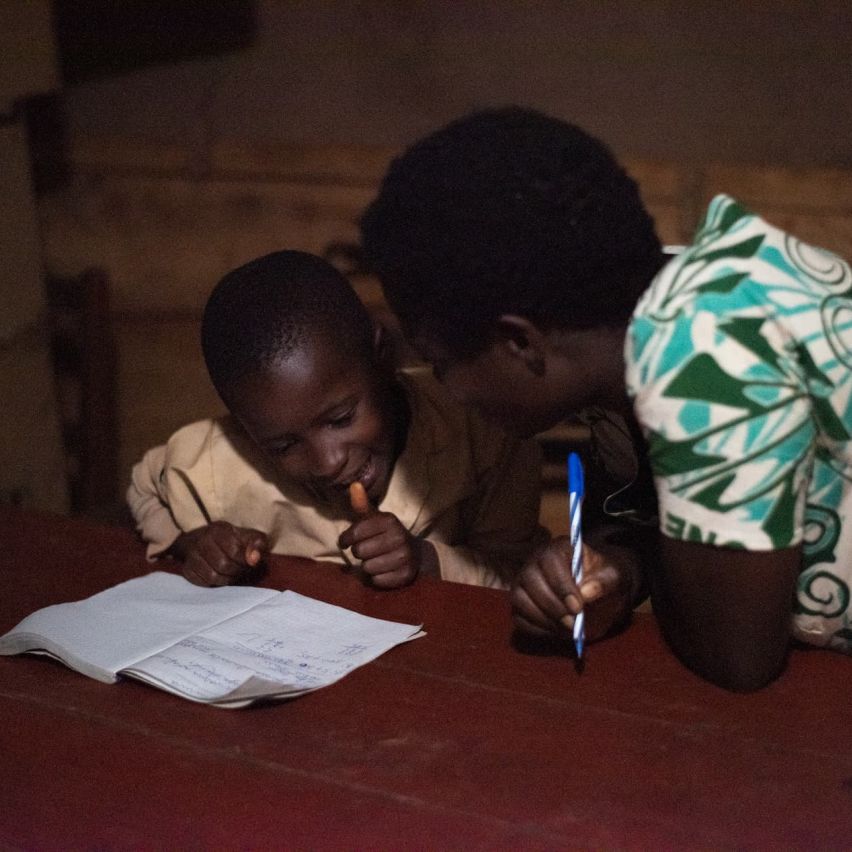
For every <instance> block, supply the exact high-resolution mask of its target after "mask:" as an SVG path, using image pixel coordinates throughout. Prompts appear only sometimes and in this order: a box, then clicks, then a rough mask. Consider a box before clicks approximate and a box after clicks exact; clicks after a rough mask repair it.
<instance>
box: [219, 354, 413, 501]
mask: <svg viewBox="0 0 852 852" xmlns="http://www.w3.org/2000/svg"><path fill="white" fill-rule="evenodd" d="M392 386H393V383H392V379H391V374H390V373H389V372H386V371H384V370H383V369H382V368H381V367H380V366H379V365H378V364H377V363H375V362H372V361H368V360H367V359H357V358H350V357H346V356H344V355H343V354H342V353H341V352H340V351H339V348H337V347H335V346H334V345H333V344H329V343H328V342H326V341H325V340H324V339H322V338H313V339H310V340H308V341H306V342H305V343H304V344H303V345H301V346H299V347H298V348H297V349H296V350H294V351H293V352H292V353H291V355H290V356H289V357H288V358H286V359H284V360H282V361H281V362H280V363H277V364H275V365H273V366H270V367H268V368H266V369H264V370H263V371H262V372H260V373H258V374H254V375H250V376H247V377H246V378H244V379H242V380H240V381H239V382H238V383H237V384H236V386H235V387H234V388H233V389H232V391H231V394H230V397H231V411H232V413H233V414H234V416H235V417H236V418H237V419H238V420H239V421H240V422H241V423H242V425H243V427H244V428H245V429H246V431H247V432H248V433H249V435H251V437H252V438H253V439H254V440H255V442H256V443H257V444H258V445H259V446H260V447H261V449H263V450H264V451H265V452H266V453H267V455H268V456H269V457H270V458H271V459H272V461H273V462H274V464H275V465H276V467H277V468H278V469H279V470H280V471H281V473H282V474H284V475H285V476H286V477H288V478H290V479H293V480H296V481H298V482H300V483H301V484H302V485H304V486H305V487H307V488H308V489H309V490H310V491H311V492H313V493H314V494H315V495H316V496H317V497H318V498H319V499H320V500H322V501H325V502H330V503H341V502H344V501H345V500H346V498H347V489H348V486H349V484H350V483H351V482H353V481H355V480H356V479H357V480H360V481H361V482H362V483H363V485H364V487H365V489H366V490H367V494H369V496H370V498H371V499H372V500H373V502H378V501H379V500H380V499H381V498H382V497H383V496H384V493H385V491H386V490H387V486H388V482H389V480H390V475H391V472H392V470H393V466H394V462H395V461H396V455H397V453H398V450H397V438H396V436H397V434H398V433H399V431H400V423H399V418H400V417H402V416H403V415H402V412H400V411H399V410H398V409H399V407H400V406H399V405H398V404H395V402H394V399H395V398H394V395H393V393H392Z"/></svg>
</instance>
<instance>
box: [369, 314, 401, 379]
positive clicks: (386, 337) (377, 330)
mask: <svg viewBox="0 0 852 852" xmlns="http://www.w3.org/2000/svg"><path fill="white" fill-rule="evenodd" d="M373 356H374V357H375V359H376V363H377V364H379V365H380V366H381V367H383V368H385V369H386V370H395V369H396V368H397V366H398V365H397V354H396V347H395V346H394V342H393V340H392V339H391V335H390V332H389V331H388V330H387V329H386V328H385V327H384V326H383V325H382V324H381V323H380V322H376V321H373Z"/></svg>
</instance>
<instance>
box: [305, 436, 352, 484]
mask: <svg viewBox="0 0 852 852" xmlns="http://www.w3.org/2000/svg"><path fill="white" fill-rule="evenodd" d="M345 466H346V453H345V452H344V449H343V447H342V446H340V444H337V443H336V442H331V441H318V442H317V443H316V444H314V445H312V446H311V473H312V474H313V476H314V477H316V478H317V479H326V480H332V479H337V478H338V477H339V476H340V475H341V474H342V473H343V469H344V467H345Z"/></svg>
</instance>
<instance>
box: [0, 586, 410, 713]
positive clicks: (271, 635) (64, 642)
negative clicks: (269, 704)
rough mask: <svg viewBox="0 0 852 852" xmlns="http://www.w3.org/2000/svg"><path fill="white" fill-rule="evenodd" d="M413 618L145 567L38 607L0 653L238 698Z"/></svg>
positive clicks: (403, 630)
mask: <svg viewBox="0 0 852 852" xmlns="http://www.w3.org/2000/svg"><path fill="white" fill-rule="evenodd" d="M422 635H423V633H422V631H421V630H420V625H412V624H400V623H398V622H394V621H385V620H383V619H378V618H370V617H369V616H365V615H360V614H358V613H356V612H352V611H351V610H347V609H343V608H342V607H338V606H333V605H331V604H327V603H323V602H322V601H317V600H314V599H313V598H308V597H305V596H304V595H300V594H297V593H296V592H290V591H287V592H278V591H275V590H273V589H258V588H253V587H247V586H226V587H223V588H218V589H206V588H201V587H199V586H194V585H192V584H191V583H189V582H188V581H187V580H185V579H184V578H183V577H179V576H177V575H175V574H167V573H165V572H162V571H155V572H153V573H151V574H148V575H146V576H144V577H139V578H137V579H135V580H129V581H127V582H126V583H121V584H119V585H117V586H114V587H113V588H111V589H107V590H106V591H104V592H101V593H99V594H97V595H93V596H92V597H90V598H87V599H85V600H82V601H76V602H73V603H65V604H57V605H56V606H50V607H45V608H44V609H41V610H38V611H37V612H34V613H33V614H32V615H29V616H27V617H26V618H25V619H24V620H23V621H21V622H20V624H18V626H17V627H15V628H14V629H13V630H11V631H9V633H7V634H6V635H5V636H2V637H0V654H19V653H24V652H27V651H34V652H36V653H48V654H50V655H51V656H55V657H57V658H58V659H60V660H62V661H63V662H64V663H66V665H68V666H70V667H71V668H73V669H76V670H77V671H80V672H82V673H83V674H87V675H89V676H90V677H93V678H96V679H98V680H103V681H106V682H114V681H115V680H116V679H117V676H118V675H119V674H127V675H130V676H132V677H136V678H139V679H140V680H144V681H146V682H147V683H150V684H153V685H154V686H158V687H160V688H161V689H165V690H167V691H169V692H174V693H177V694H178V695H181V696H183V697H185V698H189V699H191V700H193V701H202V702H211V703H218V704H221V705H222V706H230V707H239V706H244V705H245V704H247V703H249V702H250V701H251V700H254V699H257V698H261V697H275V698H281V697H288V696H293V695H300V694H302V693H304V692H309V691H311V690H314V689H319V688H321V687H323V686H328V685H329V684H331V683H334V681H336V680H339V679H340V678H341V677H343V676H344V675H346V674H348V673H349V672H350V671H352V670H353V669H355V668H357V667H358V666H360V665H363V664H364V663H366V662H369V661H370V660H373V659H375V658H376V657H378V656H379V655H380V654H383V653H384V652H385V651H387V650H388V649H390V648H392V647H393V646H394V645H397V644H399V643H400V642H406V641H408V640H409V639H414V638H416V637H418V636H422Z"/></svg>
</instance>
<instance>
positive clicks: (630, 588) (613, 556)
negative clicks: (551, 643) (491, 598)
mask: <svg viewBox="0 0 852 852" xmlns="http://www.w3.org/2000/svg"><path fill="white" fill-rule="evenodd" d="M572 553H573V548H572V547H571V541H570V539H569V538H568V537H567V536H560V537H559V538H555V539H554V540H553V541H551V542H550V543H549V544H548V545H547V546H546V547H544V548H542V549H540V550H539V551H538V552H537V553H536V554H535V555H534V556H533V557H532V558H531V559H530V561H529V562H528V563H527V564H526V565H525V566H524V568H523V570H522V571H521V573H520V574H519V575H518V577H517V579H516V580H515V583H514V584H513V587H512V592H511V601H512V619H513V622H514V624H515V626H516V627H517V628H518V629H519V630H521V631H522V632H524V633H527V634H529V635H532V636H539V637H554V636H556V637H563V636H570V635H571V633H572V631H573V627H574V619H575V617H576V616H577V614H578V613H579V612H580V611H581V610H584V611H585V633H586V641H587V642H594V641H596V640H598V639H601V638H603V637H604V636H606V635H608V634H609V633H611V632H612V631H614V630H616V629H617V628H618V627H620V626H621V625H622V624H623V623H624V622H625V620H626V619H627V618H628V617H629V615H630V612H631V610H632V608H633V606H634V604H635V602H636V598H637V597H638V590H639V588H640V587H641V582H640V577H639V566H638V559H637V557H636V555H635V554H634V553H633V552H632V551H630V550H629V549H627V548H624V547H620V546H615V545H611V544H609V543H607V542H606V540H605V538H601V539H600V543H599V546H598V547H596V546H595V544H594V543H592V542H590V543H588V544H584V546H583V581H582V583H581V584H580V585H579V587H578V586H577V584H576V583H575V582H574V578H573V576H572V574H571V556H572Z"/></svg>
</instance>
